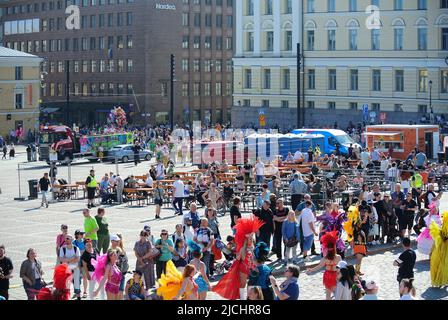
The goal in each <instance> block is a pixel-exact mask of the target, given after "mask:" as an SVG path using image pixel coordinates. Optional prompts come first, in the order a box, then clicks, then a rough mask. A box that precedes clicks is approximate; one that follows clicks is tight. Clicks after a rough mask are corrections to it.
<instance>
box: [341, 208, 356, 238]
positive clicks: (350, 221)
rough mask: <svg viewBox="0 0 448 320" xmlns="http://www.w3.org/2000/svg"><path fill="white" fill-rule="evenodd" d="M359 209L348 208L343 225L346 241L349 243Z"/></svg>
mask: <svg viewBox="0 0 448 320" xmlns="http://www.w3.org/2000/svg"><path fill="white" fill-rule="evenodd" d="M359 219H360V216H359V209H358V207H357V206H350V207H349V208H348V215H347V221H345V222H344V223H343V227H344V230H345V232H346V233H347V241H348V242H351V241H352V240H353V237H354V233H355V226H356V224H357V223H358V222H359Z"/></svg>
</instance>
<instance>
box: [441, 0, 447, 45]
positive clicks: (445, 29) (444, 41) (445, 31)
mask: <svg viewBox="0 0 448 320" xmlns="http://www.w3.org/2000/svg"><path fill="white" fill-rule="evenodd" d="M447 1H448V0H447ZM442 50H448V28H442Z"/></svg>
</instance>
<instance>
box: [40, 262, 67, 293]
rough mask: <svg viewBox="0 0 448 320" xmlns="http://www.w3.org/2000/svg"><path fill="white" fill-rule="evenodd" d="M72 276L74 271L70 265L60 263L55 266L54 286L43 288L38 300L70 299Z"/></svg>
mask: <svg viewBox="0 0 448 320" xmlns="http://www.w3.org/2000/svg"><path fill="white" fill-rule="evenodd" d="M72 278H73V276H72V271H71V269H70V268H69V267H68V265H66V264H60V265H58V266H57V267H56V268H54V275H53V288H42V289H41V290H40V291H39V293H38V295H37V300H70V285H71V282H72Z"/></svg>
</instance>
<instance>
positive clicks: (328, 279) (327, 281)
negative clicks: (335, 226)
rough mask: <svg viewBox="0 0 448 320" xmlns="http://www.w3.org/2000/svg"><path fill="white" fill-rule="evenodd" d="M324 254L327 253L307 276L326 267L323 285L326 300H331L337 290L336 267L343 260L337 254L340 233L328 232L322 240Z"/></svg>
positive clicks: (309, 270) (308, 271)
mask: <svg viewBox="0 0 448 320" xmlns="http://www.w3.org/2000/svg"><path fill="white" fill-rule="evenodd" d="M320 241H321V243H322V248H323V252H326V254H325V256H324V258H322V259H321V260H320V262H319V264H318V265H317V266H315V267H314V268H311V269H308V270H307V274H310V273H312V272H315V271H317V270H319V269H321V268H323V267H325V272H324V277H323V284H324V286H325V293H326V299H327V300H331V294H332V293H333V292H334V291H335V290H336V286H337V270H336V266H337V265H338V263H339V261H341V260H342V258H341V256H340V255H338V254H336V242H337V241H338V232H337V231H332V232H327V233H326V234H325V235H324V236H323V237H322V238H321V240H320Z"/></svg>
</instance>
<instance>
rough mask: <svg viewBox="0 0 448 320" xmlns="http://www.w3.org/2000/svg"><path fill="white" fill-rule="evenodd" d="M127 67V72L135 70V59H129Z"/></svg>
mask: <svg viewBox="0 0 448 320" xmlns="http://www.w3.org/2000/svg"><path fill="white" fill-rule="evenodd" d="M126 69H127V72H134V60H132V59H128V61H127V67H126Z"/></svg>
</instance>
